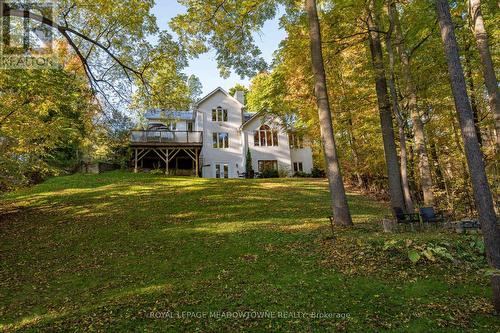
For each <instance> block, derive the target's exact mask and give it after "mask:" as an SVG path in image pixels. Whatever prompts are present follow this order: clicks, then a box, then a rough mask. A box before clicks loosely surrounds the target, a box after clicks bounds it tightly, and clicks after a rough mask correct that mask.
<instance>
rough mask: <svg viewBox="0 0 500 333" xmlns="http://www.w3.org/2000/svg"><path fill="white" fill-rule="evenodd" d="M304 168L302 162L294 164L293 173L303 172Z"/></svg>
mask: <svg viewBox="0 0 500 333" xmlns="http://www.w3.org/2000/svg"><path fill="white" fill-rule="evenodd" d="M303 171H304V166H303V164H302V162H293V172H303Z"/></svg>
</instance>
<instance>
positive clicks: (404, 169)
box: [385, 2, 413, 212]
mask: <svg viewBox="0 0 500 333" xmlns="http://www.w3.org/2000/svg"><path fill="white" fill-rule="evenodd" d="M393 7H394V5H393V3H392V2H389V4H388V11H389V13H390V12H391V10H392V8H393ZM389 17H390V21H391V23H390V27H389V31H388V32H387V34H386V39H385V43H386V47H387V54H388V55H389V71H390V75H389V80H388V83H389V90H390V92H391V100H392V113H393V114H394V117H395V118H396V121H397V124H398V134H399V149H400V158H399V159H400V163H401V166H400V169H401V186H402V187H403V195H404V199H405V205H406V209H407V210H408V211H409V212H412V211H413V202H412V200H411V193H410V185H409V182H408V156H407V151H406V135H405V121H404V119H403V115H402V114H401V111H400V109H399V103H398V94H397V92H396V83H395V81H396V80H395V74H394V51H393V49H392V33H393V31H394V20H393V19H392V18H393V16H391V15H389Z"/></svg>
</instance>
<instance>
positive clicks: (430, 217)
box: [420, 207, 445, 226]
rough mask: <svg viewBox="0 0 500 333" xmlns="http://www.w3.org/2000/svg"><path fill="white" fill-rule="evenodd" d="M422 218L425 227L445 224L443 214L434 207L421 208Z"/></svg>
mask: <svg viewBox="0 0 500 333" xmlns="http://www.w3.org/2000/svg"><path fill="white" fill-rule="evenodd" d="M420 216H421V217H422V223H423V224H424V225H425V224H427V225H435V226H437V225H438V224H439V223H444V222H445V218H444V215H443V213H438V212H436V211H434V207H420Z"/></svg>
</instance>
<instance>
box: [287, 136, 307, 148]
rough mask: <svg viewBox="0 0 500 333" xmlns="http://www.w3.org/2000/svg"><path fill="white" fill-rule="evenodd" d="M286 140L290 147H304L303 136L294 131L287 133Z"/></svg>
mask: <svg viewBox="0 0 500 333" xmlns="http://www.w3.org/2000/svg"><path fill="white" fill-rule="evenodd" d="M288 141H289V144H290V148H292V149H302V148H304V137H303V136H302V135H299V134H296V133H290V134H289V135H288Z"/></svg>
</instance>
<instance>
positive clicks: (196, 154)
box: [194, 148, 200, 177]
mask: <svg viewBox="0 0 500 333" xmlns="http://www.w3.org/2000/svg"><path fill="white" fill-rule="evenodd" d="M194 156H195V157H196V159H195V163H194V164H195V169H196V177H199V176H200V174H199V170H198V148H196V149H195V150H194Z"/></svg>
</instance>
